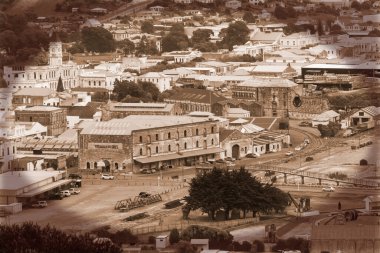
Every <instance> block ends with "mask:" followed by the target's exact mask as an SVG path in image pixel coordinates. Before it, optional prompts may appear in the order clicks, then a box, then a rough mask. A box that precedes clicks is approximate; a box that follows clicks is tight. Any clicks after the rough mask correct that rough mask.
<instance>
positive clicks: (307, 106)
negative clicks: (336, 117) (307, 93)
mask: <svg viewBox="0 0 380 253" xmlns="http://www.w3.org/2000/svg"><path fill="white" fill-rule="evenodd" d="M301 100H302V105H301V106H300V107H295V106H294V105H293V103H290V106H289V118H291V119H312V118H314V117H315V116H317V115H319V114H321V113H322V112H325V111H328V110H329V103H328V100H327V99H324V98H320V97H301Z"/></svg>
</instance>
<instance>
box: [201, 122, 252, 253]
mask: <svg viewBox="0 0 380 253" xmlns="http://www.w3.org/2000/svg"><path fill="white" fill-rule="evenodd" d="M219 141H220V147H221V148H222V149H223V150H224V152H222V153H221V158H222V159H225V158H226V157H232V158H235V159H240V158H242V157H245V156H246V155H247V154H249V153H252V140H251V137H250V136H249V135H245V134H243V133H241V132H240V131H239V130H237V129H221V130H220V133H219ZM204 249H205V248H204Z"/></svg>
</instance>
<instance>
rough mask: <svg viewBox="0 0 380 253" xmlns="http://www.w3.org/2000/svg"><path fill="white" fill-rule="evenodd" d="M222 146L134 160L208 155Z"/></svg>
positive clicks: (158, 159)
mask: <svg viewBox="0 0 380 253" xmlns="http://www.w3.org/2000/svg"><path fill="white" fill-rule="evenodd" d="M223 151H224V149H222V148H207V149H199V150H191V151H188V152H182V153H181V154H178V153H175V154H169V155H158V156H151V157H144V158H135V159H134V160H135V161H136V162H139V163H154V162H159V161H169V160H175V159H180V158H186V157H194V156H200V155H208V154H215V153H220V152H223Z"/></svg>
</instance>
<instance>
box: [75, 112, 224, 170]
mask: <svg viewBox="0 0 380 253" xmlns="http://www.w3.org/2000/svg"><path fill="white" fill-rule="evenodd" d="M78 143H79V168H80V169H99V170H102V171H107V172H108V171H114V170H121V169H124V170H128V171H134V172H137V171H138V170H139V169H143V168H151V169H152V168H159V167H160V166H162V165H164V164H166V165H190V164H195V163H198V162H202V161H205V160H207V159H208V158H216V157H219V154H220V152H221V151H222V149H221V148H219V127H218V125H217V122H216V121H213V120H209V119H208V118H199V117H189V116H161V115H160V116H153V115H131V116H128V117H126V118H124V119H112V120H110V121H106V122H104V121H103V122H97V123H94V124H92V125H89V126H87V127H85V128H83V129H82V130H80V133H79V141H78Z"/></svg>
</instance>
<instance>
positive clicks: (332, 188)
mask: <svg viewBox="0 0 380 253" xmlns="http://www.w3.org/2000/svg"><path fill="white" fill-rule="evenodd" d="M322 191H324V192H334V191H335V188H334V187H332V186H326V187H323V188H322Z"/></svg>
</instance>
